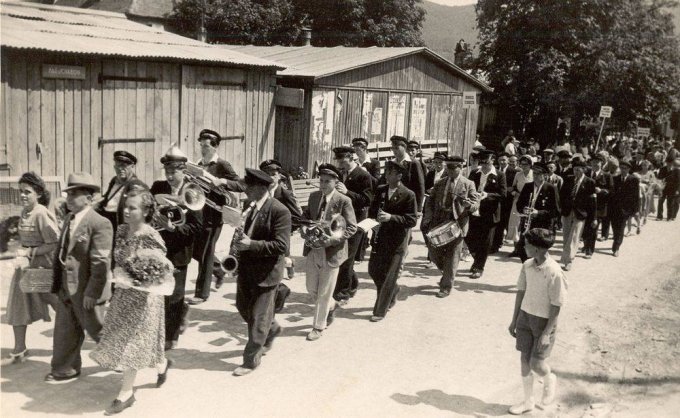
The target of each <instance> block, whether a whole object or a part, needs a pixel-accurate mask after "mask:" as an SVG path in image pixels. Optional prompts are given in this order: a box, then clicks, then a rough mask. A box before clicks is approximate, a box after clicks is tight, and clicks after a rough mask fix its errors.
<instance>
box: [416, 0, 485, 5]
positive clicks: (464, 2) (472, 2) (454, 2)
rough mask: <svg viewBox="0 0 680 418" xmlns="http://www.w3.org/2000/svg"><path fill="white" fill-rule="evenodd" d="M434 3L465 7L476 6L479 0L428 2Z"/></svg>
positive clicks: (433, 0)
mask: <svg viewBox="0 0 680 418" xmlns="http://www.w3.org/2000/svg"><path fill="white" fill-rule="evenodd" d="M428 1H431V2H432V3H438V4H443V5H445V6H463V5H465V4H475V3H477V0H428Z"/></svg>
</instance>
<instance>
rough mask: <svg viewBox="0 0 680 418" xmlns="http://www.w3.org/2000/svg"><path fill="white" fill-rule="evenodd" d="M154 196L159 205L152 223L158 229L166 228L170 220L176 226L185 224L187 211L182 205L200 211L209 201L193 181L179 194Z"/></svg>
mask: <svg viewBox="0 0 680 418" xmlns="http://www.w3.org/2000/svg"><path fill="white" fill-rule="evenodd" d="M154 198H155V199H156V202H157V203H158V205H159V206H158V207H157V208H156V212H155V213H154V215H153V219H152V220H151V224H152V226H153V227H154V229H156V230H157V231H161V230H163V229H165V228H166V227H167V225H168V222H172V224H173V225H175V226H176V227H177V226H182V225H184V223H185V222H186V216H185V213H186V212H185V210H184V209H183V208H182V207H185V208H187V209H190V210H195V211H198V210H201V209H203V206H205V204H206V201H207V199H206V198H205V194H204V193H203V190H202V189H201V188H200V187H199V186H197V185H195V184H193V183H187V184H185V185H184V186H183V187H182V190H180V193H179V195H178V196H173V195H170V194H157V195H156V196H154Z"/></svg>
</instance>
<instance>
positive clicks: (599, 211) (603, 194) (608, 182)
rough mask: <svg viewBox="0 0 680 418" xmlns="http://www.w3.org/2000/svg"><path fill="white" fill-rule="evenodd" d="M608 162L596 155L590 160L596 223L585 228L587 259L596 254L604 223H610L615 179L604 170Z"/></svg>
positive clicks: (588, 224)
mask: <svg viewBox="0 0 680 418" xmlns="http://www.w3.org/2000/svg"><path fill="white" fill-rule="evenodd" d="M605 162H606V160H605V158H604V156H602V155H599V154H598V155H595V157H593V158H592V159H591V160H590V167H591V170H590V178H592V179H593V180H594V181H595V194H596V196H595V208H596V210H595V222H592V223H586V224H585V225H584V227H583V252H584V253H585V258H586V259H590V258H592V257H593V253H594V252H595V242H597V230H598V229H599V225H600V224H601V223H603V222H607V223H608V222H609V218H608V215H607V212H608V210H607V204H608V202H609V193H611V190H612V189H613V188H614V179H613V177H612V175H611V174H609V173H607V172H606V171H604V170H603V169H602V166H603V165H604V163H605Z"/></svg>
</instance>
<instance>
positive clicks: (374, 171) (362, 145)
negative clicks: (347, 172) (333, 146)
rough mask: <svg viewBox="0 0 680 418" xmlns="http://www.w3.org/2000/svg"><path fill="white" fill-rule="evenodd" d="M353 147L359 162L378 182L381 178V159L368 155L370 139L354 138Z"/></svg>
mask: <svg viewBox="0 0 680 418" xmlns="http://www.w3.org/2000/svg"><path fill="white" fill-rule="evenodd" d="M352 148H354V152H355V153H356V154H357V164H359V166H360V167H362V168H363V169H364V170H366V171H367V172H368V174H370V175H371V177H373V178H374V179H375V181H376V182H377V181H378V180H379V179H380V161H378V160H376V159H375V158H371V156H370V155H368V152H367V148H368V141H367V140H366V139H365V138H354V139H353V140H352Z"/></svg>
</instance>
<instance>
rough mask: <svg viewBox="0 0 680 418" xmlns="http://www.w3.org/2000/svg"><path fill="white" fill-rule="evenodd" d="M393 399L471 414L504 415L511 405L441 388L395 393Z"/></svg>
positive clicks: (401, 402) (408, 403)
mask: <svg viewBox="0 0 680 418" xmlns="http://www.w3.org/2000/svg"><path fill="white" fill-rule="evenodd" d="M391 398H392V400H394V401H396V402H399V403H400V404H403V405H412V406H413V405H418V404H421V403H422V404H425V405H430V406H433V407H435V408H437V409H439V410H442V411H450V412H455V413H457V414H460V415H470V416H479V415H486V416H495V417H497V416H502V415H506V414H507V411H508V408H509V406H510V405H503V404H497V403H486V402H484V401H482V400H481V399H477V398H474V397H472V396H465V395H450V394H448V393H444V392H442V391H441V390H439V389H430V390H423V391H420V392H418V393H416V395H415V396H413V395H405V394H402V393H395V394H394V395H392V396H391Z"/></svg>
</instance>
